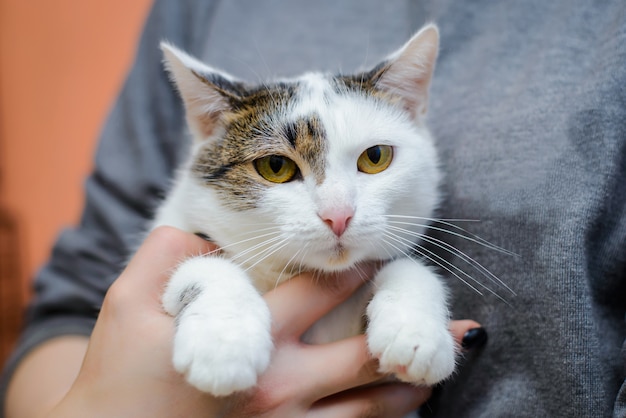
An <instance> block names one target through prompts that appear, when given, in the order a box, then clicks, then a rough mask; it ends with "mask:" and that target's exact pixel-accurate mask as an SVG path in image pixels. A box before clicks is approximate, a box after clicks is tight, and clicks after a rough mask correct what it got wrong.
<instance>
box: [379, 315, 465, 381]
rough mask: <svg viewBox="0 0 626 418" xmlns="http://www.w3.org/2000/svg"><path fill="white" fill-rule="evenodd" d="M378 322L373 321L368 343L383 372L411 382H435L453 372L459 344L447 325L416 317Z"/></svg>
mask: <svg viewBox="0 0 626 418" xmlns="http://www.w3.org/2000/svg"><path fill="white" fill-rule="evenodd" d="M378 325H379V326H377V324H375V323H374V324H372V323H370V326H369V328H368V345H369V349H370V351H371V353H372V355H373V356H374V357H376V358H377V359H378V361H379V371H380V372H382V373H385V374H393V375H395V376H396V377H397V378H398V379H400V380H402V381H404V382H408V383H414V384H425V385H434V384H436V383H438V382H440V381H442V380H444V379H446V378H447V377H449V376H450V375H451V374H452V372H453V371H454V367H455V356H456V346H455V343H454V339H453V338H452V336H451V334H450V332H449V331H448V328H447V324H441V323H439V321H432V320H427V319H426V320H425V319H423V318H416V319H415V321H414V322H411V323H402V322H400V323H387V324H378Z"/></svg>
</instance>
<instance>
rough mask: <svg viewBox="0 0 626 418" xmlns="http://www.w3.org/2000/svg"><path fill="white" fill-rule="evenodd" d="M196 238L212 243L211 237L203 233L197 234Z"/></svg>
mask: <svg viewBox="0 0 626 418" xmlns="http://www.w3.org/2000/svg"><path fill="white" fill-rule="evenodd" d="M196 236H198V237H200V238H202V239H203V240H205V241H211V237H209V236H208V235H207V234H205V233H203V232H196Z"/></svg>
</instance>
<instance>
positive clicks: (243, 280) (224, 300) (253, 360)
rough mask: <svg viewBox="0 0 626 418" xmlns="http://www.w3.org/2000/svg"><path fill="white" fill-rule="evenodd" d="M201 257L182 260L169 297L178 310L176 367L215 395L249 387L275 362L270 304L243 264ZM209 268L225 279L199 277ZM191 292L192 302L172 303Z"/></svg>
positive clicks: (168, 305) (169, 305)
mask: <svg viewBox="0 0 626 418" xmlns="http://www.w3.org/2000/svg"><path fill="white" fill-rule="evenodd" d="M195 260H198V259H193V260H189V261H187V262H185V263H184V264H183V265H181V267H180V268H179V269H178V271H177V272H176V273H175V274H174V276H173V277H172V279H171V283H170V285H169V287H168V289H167V290H166V292H165V294H164V297H163V304H164V307H165V308H166V310H167V311H168V312H170V313H172V314H175V315H176V324H177V328H176V334H175V336H174V353H173V363H174V368H175V369H176V370H177V371H179V372H180V373H183V374H184V375H185V377H186V379H187V381H188V382H189V383H190V384H191V385H193V386H194V387H196V388H197V389H199V390H201V391H203V392H208V393H211V394H213V395H215V396H227V395H230V394H232V393H234V392H238V391H242V390H246V389H249V388H251V387H253V386H255V385H256V382H257V377H258V376H259V375H260V374H261V373H263V372H264V371H265V369H266V368H267V366H268V365H269V361H270V356H271V353H272V348H273V344H272V339H271V334H270V327H271V320H270V313H269V309H268V307H267V305H266V304H265V302H264V300H263V299H262V298H261V296H260V295H259V294H258V293H257V292H256V290H255V289H254V288H253V287H252V285H251V284H250V283H249V281H248V279H247V277H246V276H245V274H244V273H243V272H242V271H241V270H240V269H239V268H238V267H236V266H234V265H232V264H231V263H230V262H228V261H226V260H211V262H210V263H206V262H205V261H199V262H196V261H195ZM215 261H218V262H215ZM209 264H210V265H209ZM207 272H210V273H209V274H210V276H212V277H216V278H217V279H216V280H219V283H212V282H211V279H207V278H206V277H204V279H203V280H199V279H198V278H197V277H196V276H198V275H203V276H206V275H207ZM214 284H215V285H214ZM185 289H187V290H185ZM189 289H191V290H189ZM189 294H192V297H191V298H190V301H189V300H187V301H186V302H188V304H186V305H184V306H177V307H176V308H174V307H173V306H172V305H173V304H174V301H184V300H185V297H188V296H189Z"/></svg>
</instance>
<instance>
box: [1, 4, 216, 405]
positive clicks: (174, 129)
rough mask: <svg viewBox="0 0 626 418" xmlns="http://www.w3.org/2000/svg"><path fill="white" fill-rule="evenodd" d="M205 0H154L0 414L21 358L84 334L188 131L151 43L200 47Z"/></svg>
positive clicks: (38, 290)
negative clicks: (48, 344)
mask: <svg viewBox="0 0 626 418" xmlns="http://www.w3.org/2000/svg"><path fill="white" fill-rule="evenodd" d="M214 3H215V2H213V1H205V0H193V1H191V0H187V1H177V0H174V1H171V0H157V1H155V3H154V5H153V8H152V10H151V12H150V14H149V16H148V19H147V21H146V24H145V27H144V31H143V34H142V36H141V39H140V42H139V47H138V51H137V54H136V59H135V62H134V64H133V67H132V69H131V71H130V73H129V74H128V77H127V80H126V82H125V84H124V86H123V89H122V91H121V93H120V95H119V97H118V99H117V101H116V103H115V105H114V107H113V109H112V112H111V114H110V115H109V118H108V120H107V122H106V125H105V127H104V130H103V132H102V135H101V137H100V140H99V145H98V149H97V153H96V157H95V167H94V171H93V173H92V174H91V175H90V176H89V177H88V179H87V181H86V185H85V206H84V210H83V214H82V218H81V220H80V223H79V224H78V225H77V226H76V227H74V228H70V229H67V230H64V231H63V232H62V233H61V234H60V236H59V238H58V240H57V242H56V244H55V246H54V248H53V250H52V254H51V257H50V259H49V260H48V262H47V264H46V265H45V266H44V267H43V268H42V269H41V271H40V272H39V273H38V275H37V277H36V279H35V282H34V298H33V301H32V302H31V304H30V306H29V308H28V311H27V315H26V324H25V328H24V330H23V333H22V335H21V338H20V341H19V342H18V345H17V348H16V349H15V351H14V353H13V355H12V356H11V358H10V359H9V361H8V362H7V364H6V366H5V369H4V371H3V373H2V377H1V380H0V416H3V414H4V412H3V411H4V397H5V393H6V389H7V386H8V382H9V379H10V377H11V375H12V373H13V371H14V370H15V368H16V367H17V365H18V364H19V362H20V360H21V359H22V358H23V357H24V356H25V355H26V354H27V353H28V352H29V351H30V350H32V349H33V348H34V347H36V346H38V345H40V344H42V343H43V342H45V341H47V340H49V339H51V338H55V337H58V336H61V335H68V334H74V335H76V334H80V335H89V334H90V333H91V330H92V328H93V326H94V324H95V321H96V318H97V315H98V311H99V308H100V306H101V304H102V300H103V299H104V296H105V294H106V291H107V289H108V288H109V286H110V285H111V283H112V282H113V280H114V279H115V278H116V277H117V275H118V274H119V272H120V271H121V268H122V267H123V265H124V263H125V261H126V259H127V258H128V257H129V255H130V254H131V252H132V250H133V249H134V248H136V246H137V245H138V244H139V241H140V240H141V237H142V236H143V233H142V231H143V230H144V229H145V227H146V221H147V220H148V219H149V218H150V216H151V213H152V210H153V208H154V207H155V205H156V203H157V202H158V200H159V198H160V197H161V196H162V195H163V194H164V191H165V189H166V187H167V184H168V179H169V178H170V177H171V174H172V172H173V170H174V169H175V166H176V165H177V163H178V161H179V160H180V158H181V157H182V156H183V154H184V152H185V148H186V146H185V143H184V141H186V140H187V139H186V135H185V131H184V116H183V111H182V105H181V104H180V103H179V99H178V97H177V94H176V92H175V91H174V90H173V89H172V87H171V85H170V83H169V81H168V78H167V75H166V74H165V72H164V71H163V66H162V64H161V51H160V49H159V47H158V46H159V42H160V41H161V40H163V39H167V40H169V41H171V42H173V43H175V44H177V45H179V46H180V47H182V48H184V49H187V50H189V51H191V52H192V53H200V52H201V51H202V48H203V45H204V42H205V38H206V36H205V35H206V27H207V24H208V22H209V21H210V19H211V17H212V14H213V10H214Z"/></svg>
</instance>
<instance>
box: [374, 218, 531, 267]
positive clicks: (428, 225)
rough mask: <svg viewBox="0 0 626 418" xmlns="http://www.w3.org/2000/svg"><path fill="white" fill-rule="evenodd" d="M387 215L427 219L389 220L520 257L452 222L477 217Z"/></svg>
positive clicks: (472, 220)
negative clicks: (417, 221)
mask: <svg viewBox="0 0 626 418" xmlns="http://www.w3.org/2000/svg"><path fill="white" fill-rule="evenodd" d="M385 217H387V218H400V219H417V220H422V221H426V223H412V222H406V221H405V222H401V221H389V222H390V223H394V224H398V225H400V224H402V225H415V226H419V227H423V228H428V229H431V230H434V231H439V232H444V233H446V234H450V235H453V236H456V237H458V238H462V239H465V240H468V241H471V242H474V243H476V244H479V245H483V246H484V247H487V248H489V249H492V250H495V251H498V252H501V253H504V254H506V255H510V256H515V257H519V255H518V254H516V253H514V252H512V251H509V250H507V249H506V248H502V247H499V246H497V245H495V244H493V243H491V242H489V241H487V240H485V239H484V238H482V237H480V236H478V235H476V234H473V233H471V232H469V231H467V230H466V229H464V228H461V227H460V226H458V225H455V224H454V223H452V222H480V221H479V220H476V219H436V218H426V217H422V216H408V215H385ZM432 223H434V224H441V225H445V226H447V227H450V228H453V229H456V230H458V231H460V232H455V231H451V230H449V229H445V228H441V227H436V226H434V225H432Z"/></svg>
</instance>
